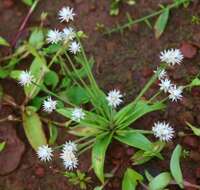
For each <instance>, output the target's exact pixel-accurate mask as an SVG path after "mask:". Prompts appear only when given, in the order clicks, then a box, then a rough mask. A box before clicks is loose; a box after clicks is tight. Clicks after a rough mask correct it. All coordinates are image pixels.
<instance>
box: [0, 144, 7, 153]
mask: <svg viewBox="0 0 200 190" xmlns="http://www.w3.org/2000/svg"><path fill="white" fill-rule="evenodd" d="M5 146H6V142H1V143H0V152H1V151H3V150H4V148H5Z"/></svg>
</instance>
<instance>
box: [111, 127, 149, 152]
mask: <svg viewBox="0 0 200 190" xmlns="http://www.w3.org/2000/svg"><path fill="white" fill-rule="evenodd" d="M114 138H115V139H117V140H118V141H120V142H122V143H124V144H127V145H129V146H133V147H135V148H138V149H141V150H145V151H149V150H152V148H153V144H152V143H151V142H150V141H149V140H148V139H147V138H146V137H145V136H144V135H142V134H140V133H136V132H132V131H131V130H124V131H121V132H120V133H118V134H117V135H115V136H114Z"/></svg>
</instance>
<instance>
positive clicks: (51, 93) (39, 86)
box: [32, 82, 76, 107]
mask: <svg viewBox="0 0 200 190" xmlns="http://www.w3.org/2000/svg"><path fill="white" fill-rule="evenodd" d="M32 83H33V84H34V85H35V86H37V87H38V88H40V90H42V91H44V92H46V93H47V94H50V95H51V96H54V97H56V98H57V99H59V100H61V101H63V102H64V103H66V104H69V105H70V106H73V107H76V105H74V104H72V103H71V102H68V101H66V100H65V99H63V98H61V97H60V96H58V95H57V94H55V93H53V92H52V91H50V90H48V89H46V88H44V87H43V86H41V85H39V84H37V83H35V82H32Z"/></svg>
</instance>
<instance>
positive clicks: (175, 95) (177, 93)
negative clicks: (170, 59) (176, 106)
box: [169, 85, 183, 102]
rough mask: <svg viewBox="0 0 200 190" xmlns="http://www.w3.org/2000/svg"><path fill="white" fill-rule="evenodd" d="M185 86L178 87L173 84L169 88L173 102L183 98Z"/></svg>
mask: <svg viewBox="0 0 200 190" xmlns="http://www.w3.org/2000/svg"><path fill="white" fill-rule="evenodd" d="M182 93H183V87H182V86H179V87H177V86H176V85H173V86H171V88H170V89H169V99H170V100H172V102H174V101H175V102H176V101H177V100H181V99H182V97H183V95H182Z"/></svg>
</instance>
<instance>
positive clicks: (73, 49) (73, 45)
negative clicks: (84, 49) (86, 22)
mask: <svg viewBox="0 0 200 190" xmlns="http://www.w3.org/2000/svg"><path fill="white" fill-rule="evenodd" d="M69 51H70V52H71V53H73V54H76V53H78V52H80V51H81V46H80V44H79V43H78V42H76V41H74V42H72V43H71V44H70V45H69Z"/></svg>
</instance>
